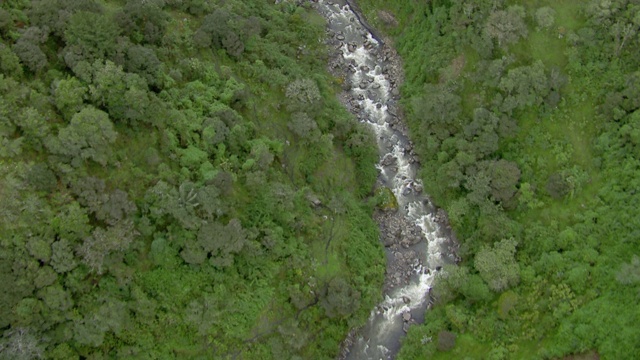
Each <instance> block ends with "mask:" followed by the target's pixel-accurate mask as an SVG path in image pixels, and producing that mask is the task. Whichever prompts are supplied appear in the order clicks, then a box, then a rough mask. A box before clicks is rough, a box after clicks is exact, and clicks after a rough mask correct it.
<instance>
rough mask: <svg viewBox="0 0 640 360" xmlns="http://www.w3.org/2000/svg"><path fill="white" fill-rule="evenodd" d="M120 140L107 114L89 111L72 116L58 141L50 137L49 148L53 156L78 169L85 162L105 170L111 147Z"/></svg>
mask: <svg viewBox="0 0 640 360" xmlns="http://www.w3.org/2000/svg"><path fill="white" fill-rule="evenodd" d="M117 136H118V133H117V132H116V131H115V129H114V128H113V124H112V123H111V120H109V115H108V114H107V113H105V112H104V111H102V110H98V109H96V108H93V107H86V108H84V109H82V110H81V111H80V112H78V113H77V114H75V115H73V117H72V118H71V123H70V124H69V125H68V126H66V127H65V128H62V129H61V130H60V131H59V133H58V136H57V137H49V138H48V139H47V141H46V145H47V148H48V149H49V151H51V152H52V153H54V154H60V155H64V156H66V157H67V158H69V159H70V161H71V164H72V165H74V166H76V167H78V166H80V165H81V164H82V163H83V162H84V161H85V160H93V161H95V162H97V163H99V164H100V165H103V166H104V165H107V163H108V162H109V159H110V158H111V144H113V143H114V142H115V141H116V138H117Z"/></svg>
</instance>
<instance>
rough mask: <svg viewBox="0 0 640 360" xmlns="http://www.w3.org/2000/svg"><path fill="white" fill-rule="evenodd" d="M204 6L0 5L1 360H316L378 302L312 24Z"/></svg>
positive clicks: (368, 232) (345, 127)
mask: <svg viewBox="0 0 640 360" xmlns="http://www.w3.org/2000/svg"><path fill="white" fill-rule="evenodd" d="M214 3H215V2H211V1H204V0H188V1H186V0H185V1H182V0H166V1H165V0H145V1H142V0H131V1H111V0H109V1H106V2H97V1H93V0H52V1H36V0H34V1H22V0H12V1H8V2H7V1H4V2H1V5H0V9H1V10H0V38H1V41H0V42H1V43H0V170H1V171H0V173H1V174H2V175H1V176H0V197H1V198H2V202H0V224H1V225H0V235H1V236H0V328H2V332H1V334H0V358H2V359H5V358H6V359H21V358H24V359H33V358H52V359H65V360H66V359H80V358H83V359H84V358H87V359H89V358H96V359H97V358H107V357H117V358H155V359H164V358H172V357H178V358H203V359H204V358H211V357H212V356H213V357H216V358H231V357H242V358H247V359H269V358H275V357H281V356H284V357H286V358H304V359H306V358H331V357H334V356H335V355H336V354H337V352H338V349H339V344H340V342H341V341H342V339H343V338H344V336H345V334H346V333H347V331H348V329H349V328H350V327H352V326H355V325H358V324H362V323H363V322H364V321H365V320H366V317H367V316H368V312H369V310H370V309H371V308H372V307H373V306H374V304H375V303H376V302H377V301H378V300H379V298H380V295H381V294H380V292H381V290H380V289H381V285H382V281H383V273H384V256H383V252H382V248H381V245H380V244H379V243H378V234H377V230H376V229H377V228H376V226H375V224H374V223H373V221H372V220H371V211H372V208H371V207H369V206H366V205H363V204H366V203H368V201H367V199H365V197H366V196H368V195H370V193H371V190H372V188H373V184H374V182H375V179H376V174H375V167H374V166H373V165H374V164H375V162H376V161H377V152H376V149H375V146H374V144H375V142H374V139H373V138H372V136H371V134H370V133H369V132H367V129H366V128H365V127H363V126H362V125H361V124H358V123H357V122H356V121H355V119H353V118H352V117H351V116H350V115H349V114H348V113H347V112H346V110H345V109H343V108H342V106H341V105H340V103H339V102H338V100H337V98H336V96H335V92H336V91H339V90H340V89H338V88H334V82H333V78H332V77H331V76H330V75H329V74H327V73H326V69H325V66H326V63H325V60H324V59H325V58H326V52H327V49H326V47H325V45H324V44H323V43H322V42H319V41H318V39H319V38H320V36H322V34H324V31H325V29H324V22H323V21H322V20H321V18H320V17H319V15H317V14H316V13H315V12H314V11H312V10H311V9H309V8H307V7H299V6H297V5H296V4H293V3H290V4H288V5H287V6H288V7H287V6H282V5H275V4H273V2H264V1H257V0H249V1H237V0H233V1H227V2H225V3H224V4H222V5H221V4H218V5H220V6H218V5H215V4H214ZM298 49H304V51H298ZM287 88H289V93H287ZM292 89H293V90H292ZM291 91H293V93H291ZM309 144H313V146H309ZM338 167H339V168H338ZM308 193H309V194H311V193H312V194H316V195H315V196H316V197H317V199H318V201H320V205H318V204H317V203H315V202H310V201H309V200H308V199H306V197H305V196H306V194H308ZM325 204H326V205H325ZM329 219H331V220H329ZM330 223H334V224H335V227H333V226H329V224H330ZM212 351H213V352H212Z"/></svg>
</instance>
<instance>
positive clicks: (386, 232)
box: [317, 0, 456, 360]
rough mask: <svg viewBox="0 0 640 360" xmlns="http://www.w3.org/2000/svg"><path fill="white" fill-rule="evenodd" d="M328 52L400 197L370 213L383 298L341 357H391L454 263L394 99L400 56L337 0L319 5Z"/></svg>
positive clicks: (442, 219)
mask: <svg viewBox="0 0 640 360" xmlns="http://www.w3.org/2000/svg"><path fill="white" fill-rule="evenodd" d="M317 7H318V10H319V11H320V13H321V14H322V15H323V16H324V17H325V18H326V19H327V23H328V24H327V31H328V40H327V41H328V44H329V45H330V46H331V47H332V50H331V51H332V54H331V55H332V56H331V62H330V68H331V71H332V72H333V73H334V74H336V75H337V76H341V77H342V78H343V81H344V85H345V86H344V88H345V92H344V93H343V94H342V100H343V103H344V104H345V106H346V107H347V108H348V109H349V110H350V111H351V112H352V113H353V114H354V115H355V116H356V117H357V118H358V119H359V120H360V121H362V122H365V123H367V124H369V126H370V127H371V129H372V130H373V132H374V133H375V135H376V138H377V142H378V149H379V152H380V162H379V163H378V164H377V165H376V166H377V168H378V170H379V177H378V186H379V187H381V188H388V189H390V190H391V192H393V194H394V195H395V197H396V199H397V203H398V209H397V211H387V212H379V213H377V214H376V215H375V217H376V220H377V221H378V224H379V226H380V232H381V241H382V242H383V243H384V245H385V253H386V256H387V270H386V277H385V285H384V299H383V300H382V301H381V302H380V303H379V304H378V306H376V308H374V309H372V311H371V316H370V317H369V320H368V321H367V323H366V324H365V325H364V326H363V327H361V328H358V329H353V330H352V331H351V333H350V334H349V336H348V337H347V339H346V340H345V341H344V342H343V348H342V352H341V355H340V358H341V359H358V360H362V359H375V360H378V359H393V358H395V355H396V354H397V352H398V351H399V349H400V346H401V340H402V338H403V337H404V335H405V333H406V331H407V329H408V327H409V326H411V325H412V324H415V323H420V322H422V321H423V320H424V313H425V311H426V309H427V307H428V306H429V291H430V289H431V286H432V283H433V280H434V276H435V274H436V273H437V271H439V270H440V269H441V267H442V266H443V265H444V264H446V263H453V262H455V260H456V255H455V247H456V245H455V241H454V240H452V238H451V236H449V234H450V231H448V229H447V228H448V227H447V225H446V216H444V214H443V212H442V211H438V210H437V209H436V208H435V207H434V206H433V205H432V204H431V202H430V201H429V198H428V196H427V195H426V194H424V193H423V191H422V189H423V185H422V183H421V181H420V179H419V178H418V170H419V160H418V158H417V156H416V154H415V153H414V151H413V144H412V143H411V141H410V140H409V138H408V135H407V130H406V127H405V126H404V124H403V122H402V119H401V113H400V111H399V109H398V107H397V106H398V105H397V101H398V99H399V96H400V92H399V88H398V87H399V85H400V82H401V80H402V73H401V71H402V69H401V66H400V65H399V62H398V61H396V60H397V59H398V58H397V55H395V53H394V52H393V49H390V48H389V47H387V46H386V45H385V44H383V43H382V41H381V40H380V39H379V38H378V37H377V36H375V35H373V34H372V33H371V32H370V31H369V30H367V28H366V27H367V26H365V25H363V24H362V23H361V22H360V17H359V16H358V15H357V14H356V13H354V11H353V10H352V8H351V6H350V5H349V4H347V3H346V1H345V0H342V1H326V0H319V1H318V2H317Z"/></svg>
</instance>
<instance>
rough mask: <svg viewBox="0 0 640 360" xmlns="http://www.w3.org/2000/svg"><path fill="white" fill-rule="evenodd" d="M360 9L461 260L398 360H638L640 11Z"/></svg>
mask: <svg viewBox="0 0 640 360" xmlns="http://www.w3.org/2000/svg"><path fill="white" fill-rule="evenodd" d="M359 3H360V5H361V6H362V7H363V8H364V10H365V13H366V15H367V17H368V18H369V19H370V20H371V21H372V22H373V23H375V24H376V25H377V26H378V27H380V28H382V29H384V30H385V31H386V32H387V33H389V34H391V35H392V36H393V37H394V39H395V45H396V46H397V48H398V50H399V52H400V54H401V56H402V57H403V60H404V62H405V72H406V74H405V75H406V79H407V80H406V83H405V86H404V88H403V97H404V105H405V109H406V110H407V112H408V123H409V126H410V128H411V132H412V136H413V139H414V140H415V142H416V143H417V148H418V149H419V152H420V155H421V159H422V163H423V175H422V176H423V178H424V180H425V189H426V191H428V193H429V194H431V195H432V196H433V198H434V200H435V202H436V203H437V204H439V205H441V206H443V207H444V208H446V209H447V210H448V213H449V216H450V220H451V223H452V225H453V227H454V228H455V230H456V231H457V233H458V234H459V237H460V239H461V242H462V247H461V254H460V255H462V257H463V258H464V261H463V263H462V264H461V265H460V266H459V267H455V268H453V267H452V268H447V269H445V270H446V271H445V275H443V276H441V277H440V279H439V281H438V282H437V284H436V285H435V289H434V295H435V296H436V299H437V306H436V307H435V308H434V309H433V310H432V311H430V312H428V314H427V319H426V321H425V324H424V325H423V326H418V327H413V328H412V329H411V331H410V332H409V336H408V338H407V341H406V342H405V345H404V347H403V348H402V351H401V356H400V358H403V359H419V358H429V359H452V358H455V359H553V358H562V357H564V356H567V355H570V354H576V355H578V354H579V355H580V356H583V357H580V358H584V359H587V358H589V359H591V358H597V356H599V357H600V358H602V359H616V360H617V359H637V358H638V354H640V336H639V330H638V329H639V328H638V324H639V323H640V304H639V302H640V258H639V257H638V256H639V255H640V241H639V236H640V235H639V233H638V225H639V224H640V211H639V210H638V206H639V205H640V203H639V201H640V197H639V196H640V194H638V191H639V189H638V186H639V185H640V162H639V156H640V72H638V70H639V68H640V57H638V54H639V53H640V44H639V42H640V37H639V33H640V2H638V1H636V0H607V1H602V0H589V1H582V0H565V1H547V0H523V1H505V0H486V1H484V0H483V1H462V0H433V1H388V0H385V1H382V0H361V1H360V2H359ZM576 358H577V357H576Z"/></svg>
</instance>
